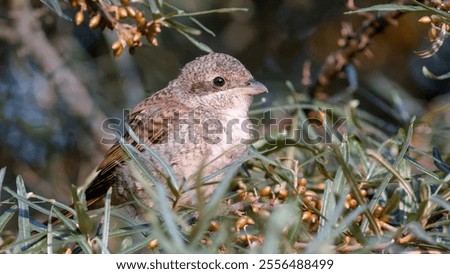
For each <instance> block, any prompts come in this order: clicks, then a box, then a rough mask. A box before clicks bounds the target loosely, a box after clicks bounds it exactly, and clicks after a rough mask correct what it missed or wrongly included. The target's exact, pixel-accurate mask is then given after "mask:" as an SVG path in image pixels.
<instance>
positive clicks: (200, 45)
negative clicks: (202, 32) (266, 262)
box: [176, 29, 213, 53]
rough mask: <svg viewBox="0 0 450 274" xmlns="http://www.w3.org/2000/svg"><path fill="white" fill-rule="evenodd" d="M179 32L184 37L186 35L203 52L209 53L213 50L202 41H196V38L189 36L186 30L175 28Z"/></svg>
mask: <svg viewBox="0 0 450 274" xmlns="http://www.w3.org/2000/svg"><path fill="white" fill-rule="evenodd" d="M176 30H177V31H178V32H179V33H181V34H182V35H183V36H184V37H186V38H187V39H188V40H189V41H190V42H191V43H192V44H194V45H195V46H196V47H197V48H198V49H200V50H202V51H204V52H208V53H211V52H213V50H212V49H211V48H210V47H208V46H207V45H205V44H203V43H202V42H199V41H197V40H196V39H194V38H193V37H192V36H190V35H189V34H187V33H186V32H184V31H182V30H179V29H176Z"/></svg>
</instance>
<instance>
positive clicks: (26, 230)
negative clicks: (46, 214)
mask: <svg viewBox="0 0 450 274" xmlns="http://www.w3.org/2000/svg"><path fill="white" fill-rule="evenodd" d="M16 185H17V195H19V196H20V197H22V198H23V199H19V200H18V206H19V220H18V227H19V231H18V237H17V238H18V239H19V240H26V239H29V238H30V237H31V230H32V229H31V225H30V208H29V207H28V204H27V203H25V202H24V201H23V200H27V199H28V197H27V191H26V189H25V183H24V182H23V179H22V177H21V176H17V179H16ZM28 243H29V242H28V241H25V242H24V245H23V246H22V247H25V246H27V245H28Z"/></svg>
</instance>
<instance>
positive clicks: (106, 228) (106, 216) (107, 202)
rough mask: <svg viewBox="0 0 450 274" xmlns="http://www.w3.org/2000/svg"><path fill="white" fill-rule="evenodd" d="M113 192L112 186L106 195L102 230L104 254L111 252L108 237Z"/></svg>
mask: <svg viewBox="0 0 450 274" xmlns="http://www.w3.org/2000/svg"><path fill="white" fill-rule="evenodd" d="M111 193H112V188H111V187H110V188H109V189H108V192H106V197H105V213H104V215H103V224H102V225H103V230H102V254H109V250H108V239H109V226H110V222H111Z"/></svg>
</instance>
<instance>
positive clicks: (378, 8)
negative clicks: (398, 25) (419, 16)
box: [344, 4, 427, 14]
mask: <svg viewBox="0 0 450 274" xmlns="http://www.w3.org/2000/svg"><path fill="white" fill-rule="evenodd" d="M373 11H375V12H384V11H410V12H419V11H422V12H423V11H427V9H425V8H424V7H419V6H411V5H399V4H380V5H373V6H371V7H367V8H362V9H357V10H354V11H347V12H345V13H344V14H354V13H361V12H373Z"/></svg>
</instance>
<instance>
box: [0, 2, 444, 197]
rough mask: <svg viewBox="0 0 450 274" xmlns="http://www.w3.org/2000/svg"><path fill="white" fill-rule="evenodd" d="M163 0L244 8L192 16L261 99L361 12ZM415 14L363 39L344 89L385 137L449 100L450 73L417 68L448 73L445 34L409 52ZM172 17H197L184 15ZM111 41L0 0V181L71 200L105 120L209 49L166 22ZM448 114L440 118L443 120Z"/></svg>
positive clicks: (418, 35) (323, 53)
mask: <svg viewBox="0 0 450 274" xmlns="http://www.w3.org/2000/svg"><path fill="white" fill-rule="evenodd" d="M164 2H165V3H170V4H171V5H173V6H175V7H177V8H179V9H182V10H184V11H186V12H196V11H204V10H211V9H218V8H227V7H241V8H247V9H248V11H247V12H242V11H238V12H231V13H218V14H217V13H216V14H205V15H201V16H196V17H195V19H196V20H198V21H200V22H201V23H202V24H203V25H205V26H206V27H207V28H209V29H210V30H212V31H213V32H214V33H215V36H213V35H211V34H209V33H207V32H206V31H203V32H202V34H201V35H199V36H196V37H195V39H196V40H197V41H200V42H202V43H204V44H206V45H208V46H209V47H210V48H211V49H212V50H213V51H216V52H224V53H228V54H230V55H233V56H235V57H236V58H238V59H239V60H241V62H242V63H243V64H244V65H245V66H246V67H247V68H248V69H249V70H250V71H251V72H252V74H253V75H254V76H255V78H256V79H258V80H259V81H260V82H263V83H264V84H265V85H266V86H267V87H268V88H269V90H270V93H269V94H268V95H267V96H266V98H265V99H266V102H265V103H264V104H265V105H266V106H270V105H271V104H272V103H273V102H277V101H282V100H284V98H285V97H286V96H287V94H289V92H290V91H289V88H288V87H287V86H286V81H290V82H292V84H293V86H294V88H295V89H296V90H297V91H298V92H304V91H305V88H304V86H302V82H301V81H302V77H303V72H302V71H303V68H304V64H305V62H306V63H308V62H309V63H310V71H311V77H312V79H314V77H315V75H317V73H318V71H319V70H320V68H321V66H322V65H323V64H324V62H325V60H326V58H327V56H329V55H330V54H331V53H333V52H335V51H336V50H337V49H338V48H339V47H338V44H337V41H338V39H339V38H340V37H341V29H342V26H343V24H350V25H351V26H352V28H353V29H354V30H355V29H358V28H359V27H360V26H361V24H362V23H363V22H364V20H367V17H364V16H359V15H355V14H351V15H349V14H344V13H345V12H346V11H348V8H347V6H346V5H347V1H346V0H323V1H313V0H284V1H281V0H280V1H258V0H232V1H228V0H227V1H225V0H216V1H200V0H193V1H183V0H167V1H164ZM380 2H385V1H375V0H373V1H368V0H367V1H366V0H359V1H356V0H355V5H356V6H357V7H367V6H371V5H374V4H379V3H380ZM60 4H61V8H62V12H63V13H64V14H65V15H66V16H67V17H68V18H74V16H75V13H76V10H74V9H73V8H71V7H70V5H69V4H68V3H67V2H64V1H61V2H60ZM146 16H150V15H149V14H148V15H147V14H146ZM375 16H376V15H375ZM418 19H419V17H418V16H417V15H415V14H406V15H403V16H401V17H400V18H399V20H398V24H397V26H393V25H391V26H388V27H387V28H386V29H385V30H384V31H383V32H382V33H380V34H379V35H377V36H376V37H375V38H374V39H372V40H371V47H370V49H371V52H366V54H359V55H358V56H357V58H356V59H355V61H356V63H355V66H354V71H353V72H354V73H356V75H357V79H358V81H357V87H356V89H355V90H354V91H353V93H351V94H350V95H348V94H347V95H346V97H345V100H348V99H349V98H356V99H358V100H360V106H359V107H360V108H363V109H366V110H368V111H370V112H371V113H373V114H374V115H375V116H377V117H379V118H380V119H381V120H383V121H385V122H386V127H385V129H384V130H385V133H386V134H387V135H388V136H392V135H394V134H395V133H396V132H397V129H398V128H401V127H403V126H404V125H406V124H407V123H408V122H409V120H410V118H411V117H412V116H413V115H416V116H418V117H423V115H426V114H427V113H429V111H430V110H433V109H437V108H439V107H442V106H444V107H445V105H448V104H449V102H450V100H449V90H450V87H449V85H450V82H449V81H448V80H441V81H435V80H430V79H428V78H425V77H424V76H423V74H422V66H427V68H428V69H429V70H430V71H432V72H433V73H435V74H438V75H439V74H443V73H447V72H449V71H450V51H449V44H448V43H444V45H443V46H442V47H441V49H440V50H439V52H438V53H437V54H435V55H433V56H432V57H430V58H425V59H424V58H420V57H419V56H418V55H417V54H416V53H415V52H416V51H420V50H424V49H426V48H429V47H430V42H429V41H428V39H427V31H428V29H429V26H427V25H422V24H420V23H418V22H417V21H418ZM179 21H180V22H182V23H183V24H186V25H189V26H194V27H197V26H196V25H195V24H194V23H193V22H192V21H191V20H189V19H187V18H180V19H179ZM347 26H348V25H347ZM116 39H117V37H116V36H115V34H114V32H112V31H110V30H108V29H106V30H105V31H104V32H102V31H101V30H98V29H97V30H93V29H91V28H89V26H88V22H87V20H85V22H84V23H82V24H81V25H80V26H75V24H74V22H73V20H72V21H70V20H67V19H64V18H62V17H60V16H58V15H57V14H56V13H55V12H53V11H52V10H50V9H49V7H48V6H46V5H44V4H43V3H42V2H41V1H39V0H0V41H1V42H0V136H1V141H0V167H7V172H6V179H5V184H6V185H11V186H12V188H15V187H14V186H13V185H14V182H15V177H16V176H17V175H21V176H22V177H23V178H24V181H25V182H26V185H27V186H28V188H29V191H33V192H36V193H38V194H41V195H43V196H45V197H48V198H56V199H58V200H59V201H62V202H65V203H70V194H69V193H70V191H69V188H70V185H71V184H75V185H79V184H82V183H83V182H84V181H85V180H86V178H87V176H88V175H89V174H90V173H91V172H92V171H93V170H94V169H95V168H96V166H97V165H98V163H99V162H100V161H101V159H102V157H103V154H104V152H105V151H106V149H107V147H106V146H104V145H102V144H101V143H100V140H101V138H102V137H108V136H109V135H107V134H106V135H105V133H104V132H103V130H102V127H103V123H102V122H103V121H104V120H105V119H107V118H108V117H115V118H122V115H123V111H124V110H125V109H131V108H132V107H134V106H135V105H136V103H138V102H139V101H141V100H142V99H144V98H145V97H147V96H149V95H150V94H152V93H154V92H156V91H158V90H159V89H161V88H163V87H165V86H166V84H167V82H168V81H170V80H172V79H174V78H175V77H176V76H177V74H178V72H179V70H180V68H181V67H182V66H183V65H184V64H185V63H186V62H189V61H191V60H192V59H194V58H195V57H197V56H199V55H202V54H205V52H203V51H201V50H200V49H199V48H198V47H197V46H196V45H194V44H193V43H192V42H191V41H189V40H188V39H186V37H185V36H183V35H181V34H180V33H179V32H177V31H176V30H174V29H172V28H165V27H163V28H162V31H161V33H160V34H159V35H158V36H157V41H158V46H153V45H149V44H148V43H147V44H146V45H144V46H142V47H139V48H136V50H135V51H134V54H133V55H130V54H129V53H128V51H124V52H123V53H122V54H121V55H120V57H118V58H116V59H115V58H114V56H113V53H112V50H111V44H112V43H113V42H114V41H115V40H116ZM347 85H348V84H347V82H346V81H344V80H342V79H341V80H337V81H336V83H333V84H332V85H330V87H329V90H328V92H329V93H330V96H331V99H335V100H337V99H336V98H339V97H333V95H336V94H337V95H339V94H340V93H343V92H344V91H345V89H346V86H347ZM392 90H396V92H398V93H399V94H402V97H403V99H405V101H404V102H407V103H405V104H404V106H403V108H401V109H402V110H405V112H403V113H400V112H399V113H393V112H392V108H390V106H389V104H387V103H386V102H385V100H384V99H383V98H384V97H383V96H386V95H389V94H390V92H391V91H392ZM260 99H261V98H257V99H256V101H255V102H256V103H258V101H259V100H260ZM448 116H449V115H448V114H447V115H446V117H447V118H446V120H445V121H447V124H442V125H441V126H444V127H448V121H449V119H450V117H448ZM447 134H448V129H447ZM441 153H442V154H444V155H448V151H441Z"/></svg>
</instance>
